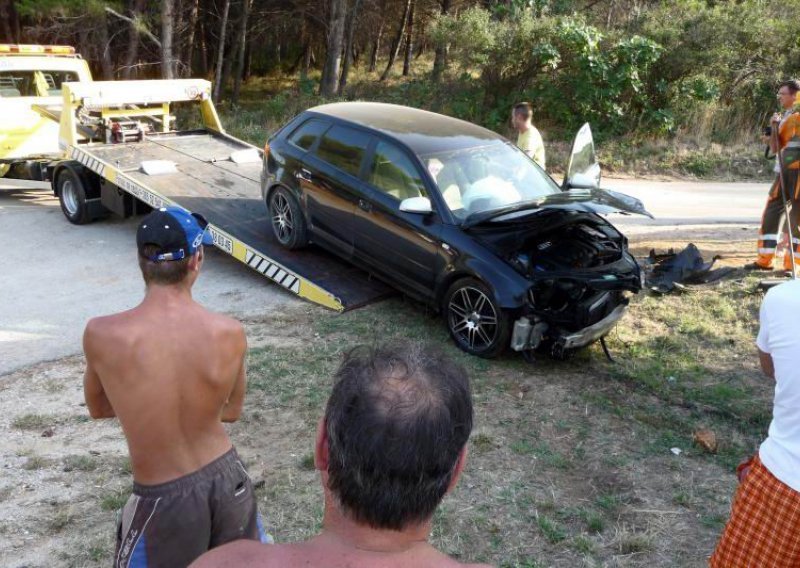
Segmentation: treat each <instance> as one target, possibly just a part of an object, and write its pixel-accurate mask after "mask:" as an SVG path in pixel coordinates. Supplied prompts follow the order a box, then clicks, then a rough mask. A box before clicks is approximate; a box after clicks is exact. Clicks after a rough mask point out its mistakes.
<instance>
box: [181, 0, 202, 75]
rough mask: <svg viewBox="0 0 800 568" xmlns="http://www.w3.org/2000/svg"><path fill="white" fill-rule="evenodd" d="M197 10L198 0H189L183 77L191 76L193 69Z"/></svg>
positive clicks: (198, 8) (198, 10) (198, 7)
mask: <svg viewBox="0 0 800 568" xmlns="http://www.w3.org/2000/svg"><path fill="white" fill-rule="evenodd" d="M199 12H200V0H191V4H190V5H189V19H188V21H187V24H186V31H187V32H188V35H187V36H186V52H185V53H184V56H183V60H184V62H185V63H186V67H184V71H183V76H184V77H191V76H192V72H193V71H194V66H193V60H194V40H195V37H197V33H196V32H197V19H198V17H197V16H198V13H199ZM201 41H202V40H201Z"/></svg>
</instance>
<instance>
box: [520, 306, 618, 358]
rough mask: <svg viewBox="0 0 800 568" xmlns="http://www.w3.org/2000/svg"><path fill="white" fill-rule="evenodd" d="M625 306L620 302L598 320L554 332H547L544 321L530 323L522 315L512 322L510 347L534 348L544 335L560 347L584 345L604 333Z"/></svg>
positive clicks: (616, 319) (615, 320)
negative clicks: (584, 325)
mask: <svg viewBox="0 0 800 568" xmlns="http://www.w3.org/2000/svg"><path fill="white" fill-rule="evenodd" d="M626 308H627V305H626V304H620V305H619V306H617V307H616V308H614V310H613V311H611V313H609V314H608V315H607V316H606V317H604V318H603V319H601V320H600V321H598V322H596V323H593V324H592V325H589V326H587V327H585V328H583V329H581V330H579V331H573V332H566V333H554V334H553V333H551V332H549V330H548V328H549V326H548V325H547V324H546V323H545V322H543V321H539V322H536V323H532V322H531V320H530V318H529V317H527V316H523V317H521V318H519V319H517V320H516V321H515V322H514V329H513V332H512V334H511V349H513V350H514V351H526V350H529V349H536V348H537V347H538V346H539V344H540V343H541V342H542V340H543V339H544V337H546V336H547V337H550V338H551V339H552V340H553V343H554V344H555V345H558V346H559V347H561V348H562V349H578V348H580V347H585V346H586V345H589V344H590V343H593V342H595V341H597V340H598V339H600V338H601V337H603V336H604V335H606V334H607V333H608V332H609V331H610V330H611V328H612V327H614V326H615V325H616V323H617V322H618V321H619V320H620V318H622V316H623V315H624V314H625V310H626Z"/></svg>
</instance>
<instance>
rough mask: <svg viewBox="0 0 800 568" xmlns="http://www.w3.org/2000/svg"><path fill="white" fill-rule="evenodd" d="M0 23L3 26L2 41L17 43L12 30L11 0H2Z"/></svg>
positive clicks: (0, 2)
mask: <svg viewBox="0 0 800 568" xmlns="http://www.w3.org/2000/svg"><path fill="white" fill-rule="evenodd" d="M0 25H2V26H3V27H2V30H0V31H2V34H3V35H2V36H0V41H2V42H5V43H15V42H14V32H13V31H11V0H0Z"/></svg>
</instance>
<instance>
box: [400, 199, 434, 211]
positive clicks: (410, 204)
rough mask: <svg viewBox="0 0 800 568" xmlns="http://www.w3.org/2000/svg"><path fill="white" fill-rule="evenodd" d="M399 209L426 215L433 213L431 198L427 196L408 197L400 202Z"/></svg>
mask: <svg viewBox="0 0 800 568" xmlns="http://www.w3.org/2000/svg"><path fill="white" fill-rule="evenodd" d="M400 211H403V212H405V213H419V214H420V215H427V214H429V213H433V208H432V207H431V200H430V199H428V198H427V197H409V198H408V199H404V200H403V201H401V202H400Z"/></svg>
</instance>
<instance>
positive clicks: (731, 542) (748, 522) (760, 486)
mask: <svg viewBox="0 0 800 568" xmlns="http://www.w3.org/2000/svg"><path fill="white" fill-rule="evenodd" d="M798 316H800V280H791V281H789V282H786V283H784V284H781V285H780V286H776V287H775V288H773V289H771V290H770V291H769V292H767V295H766V297H765V298H764V301H763V302H762V304H761V317H760V320H761V322H760V326H761V327H760V330H759V332H758V340H757V341H756V343H757V345H758V355H759V358H760V360H761V368H762V369H763V371H764V374H766V375H767V376H768V377H770V378H773V379H775V381H776V384H775V400H774V407H773V414H772V423H771V424H770V426H769V434H768V436H767V439H766V440H764V442H763V443H762V444H761V447H760V448H759V451H758V454H757V455H756V456H754V457H753V458H752V459H751V460H750V461H749V462H747V463H745V464H742V465H740V466H739V470H738V473H739V480H740V482H741V483H740V484H739V488H738V489H737V491H736V496H735V497H734V500H733V508H732V511H731V518H730V520H729V521H728V524H727V526H726V527H725V531H724V532H723V533H722V537H721V538H720V541H719V543H718V544H717V548H716V550H715V551H714V554H713V555H712V556H711V560H710V565H711V566H712V567H713V568H717V567H719V568H722V567H733V566H771V567H776V568H777V567H782V566H787V567H788V566H800V365H798V361H797V355H798V353H800V317H798Z"/></svg>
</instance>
